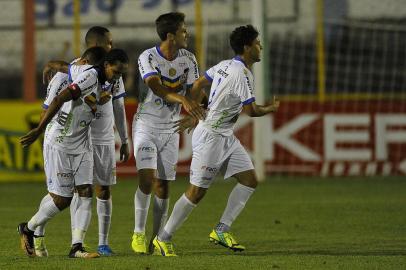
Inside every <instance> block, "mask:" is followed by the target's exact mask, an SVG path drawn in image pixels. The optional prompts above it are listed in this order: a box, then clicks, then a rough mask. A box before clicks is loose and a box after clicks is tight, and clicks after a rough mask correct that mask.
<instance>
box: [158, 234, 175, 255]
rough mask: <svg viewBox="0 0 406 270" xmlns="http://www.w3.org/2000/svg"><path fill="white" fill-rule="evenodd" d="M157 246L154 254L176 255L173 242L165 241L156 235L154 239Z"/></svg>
mask: <svg viewBox="0 0 406 270" xmlns="http://www.w3.org/2000/svg"><path fill="white" fill-rule="evenodd" d="M152 243H153V244H154V247H155V252H154V255H160V256H165V257H176V256H178V255H176V253H175V249H174V248H173V244H172V243H171V242H163V241H159V240H158V237H157V236H155V238H154V240H153V241H152Z"/></svg>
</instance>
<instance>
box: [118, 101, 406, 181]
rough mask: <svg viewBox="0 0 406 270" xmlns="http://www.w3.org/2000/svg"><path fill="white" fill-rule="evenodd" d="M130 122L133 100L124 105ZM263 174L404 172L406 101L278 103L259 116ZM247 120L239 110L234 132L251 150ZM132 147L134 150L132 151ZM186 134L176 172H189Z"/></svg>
mask: <svg viewBox="0 0 406 270" xmlns="http://www.w3.org/2000/svg"><path fill="white" fill-rule="evenodd" d="M126 110H127V117H128V118H127V119H128V121H129V127H130V129H129V130H130V131H131V122H132V118H133V115H134V113H135V111H136V106H135V104H128V105H127V106H126ZM261 121H262V123H263V129H261V130H260V131H259V132H263V138H264V139H263V141H264V142H265V143H264V145H263V146H261V147H263V149H265V161H264V162H265V164H266V170H267V173H268V174H275V173H277V174H301V175H325V176H330V175H334V176H344V175H345V176H347V175H400V174H402V175H403V174H406V102H404V101H335V102H326V103H319V102H313V101H312V102H310V101H297V102H283V103H282V104H281V107H280V110H279V111H278V112H277V113H276V114H271V115H267V116H264V117H263V119H262V120H261ZM252 132H253V125H252V119H251V118H249V117H248V116H246V115H241V117H240V119H239V120H238V122H237V126H236V129H235V134H236V135H237V137H238V138H239V139H240V141H241V143H242V144H243V145H244V146H245V147H246V149H247V150H248V151H249V152H251V151H252V149H253V141H252V139H253V136H252ZM132 152H133V151H132ZM191 156H192V150H191V134H182V136H181V140H180V152H179V162H178V172H179V173H180V174H187V173H188V171H189V165H190V160H191ZM118 173H119V175H135V173H136V170H135V162H134V157H133V154H132V158H131V160H130V161H128V162H126V163H123V164H119V166H118Z"/></svg>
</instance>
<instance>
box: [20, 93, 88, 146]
mask: <svg viewBox="0 0 406 270" xmlns="http://www.w3.org/2000/svg"><path fill="white" fill-rule="evenodd" d="M79 96H80V89H79V88H78V87H77V86H76V85H73V86H69V87H68V88H66V89H65V90H63V91H62V92H61V93H60V94H59V95H57V96H56V97H55V98H54V100H53V101H52V102H51V104H50V105H49V107H48V109H47V111H46V112H45V114H44V116H43V117H42V119H41V121H40V123H39V124H38V126H37V127H36V128H34V129H32V130H31V131H29V132H28V133H27V134H26V135H24V136H22V137H21V138H20V144H21V145H22V146H23V147H28V146H30V145H31V144H32V143H33V142H35V140H36V139H37V138H38V137H39V136H40V135H41V133H42V132H43V131H44V129H45V127H46V126H47V125H48V123H49V121H51V119H52V118H53V117H54V116H55V114H56V113H57V112H58V111H59V109H60V108H61V107H62V105H63V104H64V103H65V102H67V101H70V100H72V99H76V98H78V97H79Z"/></svg>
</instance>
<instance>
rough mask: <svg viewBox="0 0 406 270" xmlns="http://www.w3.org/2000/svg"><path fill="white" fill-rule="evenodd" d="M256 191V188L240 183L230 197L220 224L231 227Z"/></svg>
mask: <svg viewBox="0 0 406 270" xmlns="http://www.w3.org/2000/svg"><path fill="white" fill-rule="evenodd" d="M254 190H255V188H251V187H247V186H244V185H241V184H240V183H238V184H237V185H236V186H235V187H234V188H233V190H232V191H231V193H230V196H229V197H228V202H227V206H226V209H225V210H224V212H223V216H222V217H221V219H220V222H221V223H224V224H226V225H227V226H231V224H232V223H233V221H234V220H235V219H236V218H237V217H238V215H239V214H240V213H241V211H242V209H244V207H245V204H246V203H247V201H248V199H249V198H250V197H251V195H252V193H253V192H254Z"/></svg>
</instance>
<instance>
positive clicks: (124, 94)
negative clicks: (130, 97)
mask: <svg viewBox="0 0 406 270" xmlns="http://www.w3.org/2000/svg"><path fill="white" fill-rule="evenodd" d="M125 96H127V94H126V93H121V94H120V95H118V96H115V97H113V100H116V99H119V98H122V97H125Z"/></svg>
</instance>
